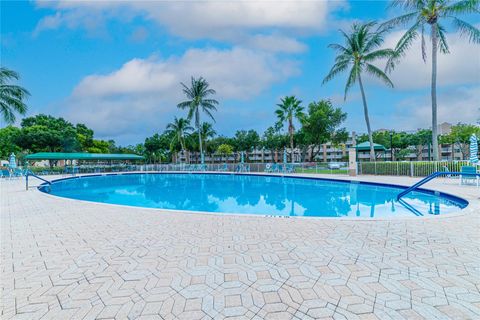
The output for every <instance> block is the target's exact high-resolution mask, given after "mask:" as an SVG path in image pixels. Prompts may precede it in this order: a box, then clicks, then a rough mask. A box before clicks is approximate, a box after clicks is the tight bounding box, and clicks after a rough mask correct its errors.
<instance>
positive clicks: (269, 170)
mask: <svg viewBox="0 0 480 320" xmlns="http://www.w3.org/2000/svg"><path fill="white" fill-rule="evenodd" d="M264 171H265V172H272V164H271V163H267V164H266V165H265V170H264Z"/></svg>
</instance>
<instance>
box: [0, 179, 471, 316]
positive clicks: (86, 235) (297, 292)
mask: <svg viewBox="0 0 480 320" xmlns="http://www.w3.org/2000/svg"><path fill="white" fill-rule="evenodd" d="M361 178H362V179H370V180H372V179H376V180H381V179H384V180H385V181H387V180H388V181H389V182H392V180H395V179H394V178H370V177H361ZM412 181H413V180H412V179H408V178H398V179H397V181H395V182H397V183H405V184H410V183H412ZM433 187H435V188H438V189H442V190H444V191H447V192H452V193H456V194H461V195H463V196H464V197H466V198H467V199H468V200H469V201H470V206H469V207H468V208H467V209H466V210H465V212H464V214H459V215H452V216H449V217H447V216H445V217H434V218H414V219H402V220H398V219H397V220H376V221H367V220H362V221H353V220H337V219H315V218H310V219H308V218H307V219H306V218H292V219H284V218H274V217H254V216H234V215H203V214H192V213H181V212H179V213H172V212H168V213H167V212H162V211H160V210H150V209H142V208H128V207H121V206H113V205H103V204H94V203H84V202H79V201H73V200H68V199H61V198H56V197H52V196H49V195H45V194H42V193H40V192H39V191H37V190H36V189H35V188H32V189H31V190H29V191H25V190H24V182H23V181H21V180H13V181H1V182H0V191H1V195H0V201H1V204H0V210H1V211H0V214H1V220H0V222H1V256H0V258H1V260H0V266H1V318H2V319H188V320H191V319H225V318H228V319H321V318H334V319H479V318H480V293H479V289H480V239H479V238H480V231H479V230H480V219H479V217H480V205H479V203H480V201H479V200H478V195H479V191H478V189H476V188H474V187H471V188H469V187H463V188H461V187H459V186H455V185H454V184H453V183H446V182H444V181H441V182H436V184H435V185H434V186H433Z"/></svg>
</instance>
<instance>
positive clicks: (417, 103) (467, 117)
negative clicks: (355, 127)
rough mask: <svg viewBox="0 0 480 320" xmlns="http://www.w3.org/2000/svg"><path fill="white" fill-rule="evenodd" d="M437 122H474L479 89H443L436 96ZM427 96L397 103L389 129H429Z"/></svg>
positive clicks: (479, 114) (479, 110) (478, 109)
mask: <svg viewBox="0 0 480 320" xmlns="http://www.w3.org/2000/svg"><path fill="white" fill-rule="evenodd" d="M437 100H438V102H437V107H438V115H437V117H438V123H442V122H450V123H453V124H456V123H458V122H463V123H475V122H476V121H477V120H478V119H479V118H480V86H478V85H476V86H469V87H457V88H453V89H447V90H443V91H441V92H440V93H439V95H438V99H437ZM431 119H432V107H431V102H430V96H429V95H428V94H426V95H424V96H415V97H412V98H408V99H404V100H402V101H400V102H399V103H398V104H397V106H396V108H395V111H394V112H393V114H392V119H391V123H392V126H393V127H395V128H397V129H403V130H405V129H411V130H414V129H418V128H429V127H431V121H432V120H431Z"/></svg>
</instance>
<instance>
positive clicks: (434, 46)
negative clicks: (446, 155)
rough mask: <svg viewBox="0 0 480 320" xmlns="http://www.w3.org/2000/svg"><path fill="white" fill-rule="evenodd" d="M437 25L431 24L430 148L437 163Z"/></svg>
mask: <svg viewBox="0 0 480 320" xmlns="http://www.w3.org/2000/svg"><path fill="white" fill-rule="evenodd" d="M437 46H438V33H437V24H436V23H434V24H432V146H433V160H434V161H438V160H439V157H438V125H437Z"/></svg>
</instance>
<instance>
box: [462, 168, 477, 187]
mask: <svg viewBox="0 0 480 320" xmlns="http://www.w3.org/2000/svg"><path fill="white" fill-rule="evenodd" d="M462 173H466V174H462ZM476 173H477V169H476V168H475V167H473V166H463V167H462V169H461V171H460V185H463V184H469V182H471V181H473V182H476V185H477V187H478V186H479V177H478V176H476V175H473V174H476Z"/></svg>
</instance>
